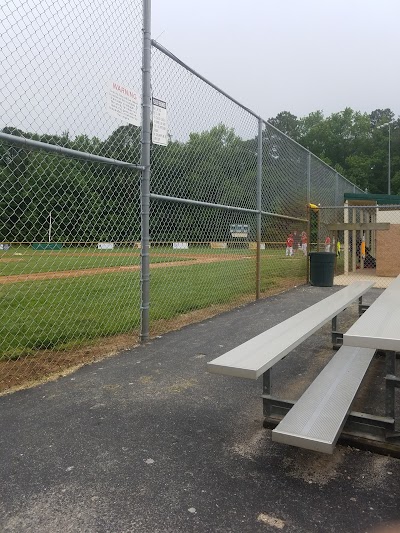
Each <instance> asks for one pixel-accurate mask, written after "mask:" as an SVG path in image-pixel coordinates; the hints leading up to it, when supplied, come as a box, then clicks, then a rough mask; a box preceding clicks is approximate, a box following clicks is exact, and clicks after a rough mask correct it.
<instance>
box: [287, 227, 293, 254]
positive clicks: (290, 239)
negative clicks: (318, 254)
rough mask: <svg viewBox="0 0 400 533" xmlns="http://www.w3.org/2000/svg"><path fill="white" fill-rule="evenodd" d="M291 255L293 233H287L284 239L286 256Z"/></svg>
mask: <svg viewBox="0 0 400 533" xmlns="http://www.w3.org/2000/svg"><path fill="white" fill-rule="evenodd" d="M292 255H293V235H292V234H291V233H289V235H288V238H287V239H286V257H287V256H290V257H292Z"/></svg>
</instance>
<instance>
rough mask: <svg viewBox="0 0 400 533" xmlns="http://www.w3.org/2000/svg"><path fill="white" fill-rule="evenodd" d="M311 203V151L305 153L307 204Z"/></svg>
mask: <svg viewBox="0 0 400 533" xmlns="http://www.w3.org/2000/svg"><path fill="white" fill-rule="evenodd" d="M310 203H311V152H308V153H307V206H309V205H310Z"/></svg>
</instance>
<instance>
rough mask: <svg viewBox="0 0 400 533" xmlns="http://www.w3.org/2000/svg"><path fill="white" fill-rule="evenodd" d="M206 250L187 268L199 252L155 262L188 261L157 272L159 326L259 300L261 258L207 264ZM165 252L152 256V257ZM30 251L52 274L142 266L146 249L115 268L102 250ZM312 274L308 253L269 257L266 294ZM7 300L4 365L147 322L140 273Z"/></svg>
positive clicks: (34, 288)
mask: <svg viewBox="0 0 400 533" xmlns="http://www.w3.org/2000/svg"><path fill="white" fill-rule="evenodd" d="M199 250H201V254H199V258H200V262H199V264H190V265H185V256H186V255H187V256H188V257H189V256H193V255H194V254H195V252H196V251H197V250H194V249H189V250H186V251H181V250H179V251H176V252H179V253H174V252H173V251H172V250H168V254H167V257H165V255H164V256H162V257H157V256H156V255H154V256H153V259H154V260H155V261H157V262H159V261H177V260H182V265H179V266H173V267H169V268H154V269H152V272H151V319H152V321H155V320H159V319H170V318H173V317H175V316H178V315H181V314H184V313H187V312H190V311H193V310H196V309H203V308H207V307H209V306H211V305H218V304H229V303H232V302H235V300H236V299H239V298H240V297H242V296H244V295H251V294H254V293H255V253H254V251H250V250H245V249H241V250H229V249H228V250H211V249H210V248H208V249H207V256H208V257H215V256H218V255H221V261H220V262H214V263H206V262H205V263H203V262H201V257H203V258H204V255H205V249H204V248H199ZM158 251H159V250H158V249H157V250H155V249H154V250H153V249H152V254H155V253H156V252H158ZM25 252H26V254H27V262H28V263H29V261H31V260H32V261H34V263H35V264H36V266H37V268H38V269H39V268H40V269H42V270H37V271H40V272H50V271H52V270H48V269H49V268H50V267H51V268H52V269H53V270H54V269H55V268H58V269H60V270H66V269H71V268H72V267H71V265H75V268H79V269H81V268H85V267H84V265H90V268H93V267H96V266H97V267H99V268H101V267H103V266H105V264H106V265H107V266H110V264H112V265H115V266H119V265H121V263H122V265H126V264H128V265H131V264H132V261H133V260H136V261H139V260H140V257H139V255H138V254H139V251H138V250H135V254H136V255H135V256H134V257H133V254H132V255H131V254H130V255H129V256H128V257H124V256H122V257H121V256H117V255H115V257H113V256H111V257H107V263H104V260H105V259H106V258H105V256H104V255H102V251H99V253H98V254H97V253H96V251H94V250H93V252H94V255H93V256H92V255H91V256H89V257H85V256H83V257H80V256H77V257H75V256H73V255H72V254H73V253H74V252H75V253H76V250H75V251H74V252H71V250H69V251H68V253H66V254H65V252H63V254H60V253H59V252H56V253H53V252H50V253H51V254H54V257H53V256H49V255H45V254H44V253H43V252H34V251H33V250H25ZM118 252H121V250H119V251H118ZM118 252H117V253H118ZM131 252H132V250H131ZM161 252H163V254H165V252H166V249H165V248H163V247H160V253H161ZM169 252H171V253H169ZM185 252H186V253H185ZM46 253H47V254H49V252H46ZM103 253H104V252H103ZM227 254H229V255H232V254H233V255H235V254H236V255H237V256H238V258H237V259H235V260H230V261H226V260H224V258H226V257H227ZM239 256H240V257H245V259H242V258H239ZM9 257H21V256H9ZM22 257H23V256H22ZM109 261H111V263H110V262H109ZM125 261H128V263H126V262H125ZM66 265H69V266H66ZM1 266H2V275H5V274H4V273H3V272H4V271H5V272H7V273H8V272H9V273H10V274H15V273H16V271H15V270H8V268H9V265H8V263H5V262H3V263H2V264H1ZM160 266H162V265H160ZM3 268H4V271H3ZM10 268H11V267H10ZM19 268H20V269H21V270H19V272H20V273H27V270H25V271H24V270H23V268H24V267H23V266H22V265H21V266H19ZM25 268H26V264H25ZM305 268H306V262H305V260H304V258H303V257H301V254H299V255H298V256H297V257H295V258H286V257H285V256H284V251H283V252H282V251H281V250H278V251H268V250H267V251H263V253H262V261H261V280H262V281H261V291H262V292H266V291H269V292H271V291H274V290H275V292H279V290H283V289H284V288H286V287H288V286H290V285H296V284H299V283H303V282H304V279H305ZM29 272H32V270H31V269H30V270H29ZM0 297H1V300H0V301H1V304H0V319H1V324H2V332H1V335H0V358H3V359H4V358H7V359H10V358H11V359H14V358H17V357H19V356H22V355H28V354H32V353H34V352H35V351H36V350H40V349H62V348H68V347H71V346H72V345H77V344H80V343H81V344H82V343H86V342H88V341H90V340H91V339H98V338H100V337H106V336H112V335H116V334H120V333H128V332H133V331H134V330H137V328H138V327H139V323H140V309H139V308H140V272H139V271H132V272H123V273H108V274H96V275H93V276H86V277H76V278H66V279H52V280H38V281H25V282H23V283H9V284H6V285H0Z"/></svg>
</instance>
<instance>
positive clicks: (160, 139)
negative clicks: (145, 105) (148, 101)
mask: <svg viewBox="0 0 400 533" xmlns="http://www.w3.org/2000/svg"><path fill="white" fill-rule="evenodd" d="M151 140H152V143H153V144H160V145H161V146H167V144H168V126H167V104H166V102H163V101H162V100H158V99H157V98H153V132H152V138H151Z"/></svg>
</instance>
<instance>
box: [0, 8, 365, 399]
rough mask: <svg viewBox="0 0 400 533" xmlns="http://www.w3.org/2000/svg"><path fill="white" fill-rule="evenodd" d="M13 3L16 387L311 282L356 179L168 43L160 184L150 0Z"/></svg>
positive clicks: (8, 40) (8, 97) (12, 346)
mask: <svg viewBox="0 0 400 533" xmlns="http://www.w3.org/2000/svg"><path fill="white" fill-rule="evenodd" d="M147 3H148V2H144V6H146V4H147ZM2 9H3V14H2V18H1V20H0V30H1V35H2V37H1V39H2V46H1V49H0V73H1V76H0V91H1V94H2V99H1V104H0V106H1V110H2V113H1V117H2V124H1V132H0V176H1V181H0V187H1V194H0V203H1V209H0V217H1V227H0V291H1V306H0V308H1V319H2V321H1V324H2V326H1V334H0V389H2V390H4V389H7V388H11V387H13V386H15V385H19V384H21V383H22V382H25V381H26V380H27V379H30V380H33V379H36V378H42V377H43V375H46V374H48V373H53V372H54V371H57V370H60V371H61V370H62V369H63V368H65V367H66V366H71V365H73V364H75V363H81V362H82V361H85V360H89V359H91V358H93V357H96V356H98V355H99V354H101V353H108V352H110V351H111V350H112V349H113V348H119V347H122V346H127V345H131V344H132V343H134V342H135V341H136V340H137V338H138V336H139V333H140V334H141V336H142V338H143V339H145V338H147V337H148V335H149V334H155V333H160V332H161V331H165V330H168V329H171V328H174V327H179V326H180V325H182V324H185V323H188V322H190V321H193V320H198V319H200V318H202V317H206V316H211V315H212V314H215V313H216V312H219V311H221V310H223V309H228V308H231V307H234V306H237V305H238V304H240V303H242V302H246V301H250V300H252V299H254V298H255V297H261V296H265V295H269V294H274V293H277V292H280V291H282V290H285V289H287V288H289V287H293V286H295V285H298V284H302V283H305V281H306V265H307V260H306V255H307V251H308V250H309V246H310V244H309V240H310V237H311V235H308V234H307V228H308V227H307V208H306V206H307V204H308V203H310V202H314V203H316V204H319V203H321V204H329V205H341V204H342V202H343V194H344V192H353V191H354V190H355V187H354V185H353V184H350V183H349V182H347V181H346V180H345V179H344V178H343V177H342V176H340V175H339V174H338V173H337V172H335V171H334V170H333V169H332V168H330V167H328V166H327V165H325V164H324V163H323V162H322V161H320V160H319V159H318V158H316V157H315V156H313V155H311V154H310V153H309V152H308V151H307V150H306V149H304V148H303V147H301V146H300V145H299V144H297V143H295V142H294V141H292V140H291V139H289V138H288V137H287V136H286V135H284V134H282V133H281V132H279V131H278V130H276V128H274V127H272V126H271V125H270V124H268V123H266V122H265V121H263V120H262V119H260V118H259V117H258V115H257V114H255V113H253V112H252V111H250V110H248V109H247V108H245V107H244V106H242V105H241V104H240V103H238V102H237V101H235V100H234V99H232V98H231V97H229V96H228V95H227V94H226V93H224V92H223V91H221V90H219V89H218V88H217V87H215V86H214V85H213V84H212V83H210V82H208V81H207V80H205V79H204V78H203V77H202V76H200V75H199V74H197V73H196V72H195V71H193V70H192V69H190V68H189V67H188V66H186V65H184V64H183V63H182V62H181V61H179V60H178V59H177V58H176V57H174V56H173V55H172V54H170V53H169V52H168V51H167V50H165V49H164V48H162V47H161V46H160V45H158V44H157V43H155V42H153V47H152V58H151V59H152V70H151V92H152V96H153V97H154V98H156V99H158V100H159V101H161V102H166V109H167V121H168V135H167V137H168V139H167V140H168V142H167V143H166V146H163V145H160V144H156V143H153V144H152V145H151V154H150V155H151V177H150V180H149V174H148V171H149V168H150V167H149V165H148V163H147V162H146V156H145V155H144V154H146V146H148V145H149V136H148V134H149V131H150V120H148V123H147V122H146V120H147V118H149V117H148V116H147V113H148V110H149V107H150V106H149V102H148V101H149V94H145V86H146V79H145V77H146V76H148V75H149V72H150V69H149V65H148V64H145V59H143V63H142V52H143V51H144V53H143V57H145V56H146V31H147V35H148V30H146V20H145V24H144V32H143V31H142V16H143V6H142V2H141V1H140V0H134V1H133V2H132V1H131V0H129V1H127V0H116V1H115V0H114V1H113V2H110V1H107V0H106V1H104V0H102V1H100V0H95V1H92V2H85V1H84V2H76V1H73V2H68V3H67V4H66V3H65V2H61V1H58V0H38V1H37V2H35V6H32V5H31V4H30V3H23V2H20V1H19V0H15V1H12V2H7V3H6V4H5V5H4V7H3V8H2ZM145 12H146V10H145ZM144 19H146V17H144ZM142 34H144V35H145V37H144V41H143V42H144V45H142ZM147 80H149V78H147ZM141 87H142V94H140V89H141ZM141 100H142V108H143V113H142V117H140V102H141ZM153 118H154V117H153ZM141 154H142V155H141ZM140 171H142V176H140ZM140 177H141V178H142V179H140ZM146 183H147V184H149V188H150V190H149V192H148V194H147V193H146V185H143V184H146ZM146 194H147V196H146ZM148 203H149V204H150V213H149V216H148V217H147V205H148ZM317 240H318V239H317ZM148 252H149V254H148ZM149 260H150V263H151V264H150V265H149ZM150 272H151V278H150ZM149 288H150V292H149ZM148 300H150V315H148V313H149V309H148V308H149V305H148V303H149V302H148ZM146 313H147V317H149V318H150V321H149V320H144V318H143V317H145V316H146Z"/></svg>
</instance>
